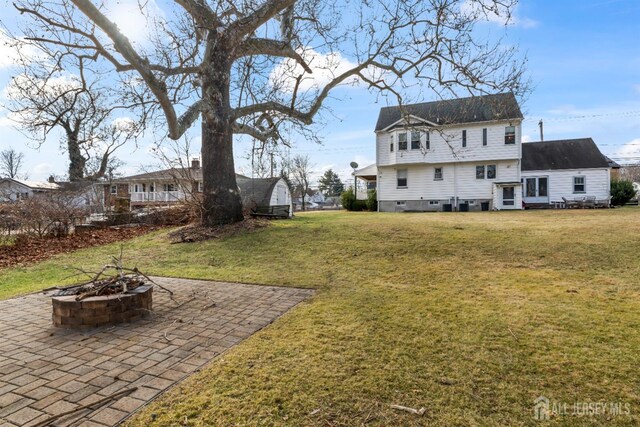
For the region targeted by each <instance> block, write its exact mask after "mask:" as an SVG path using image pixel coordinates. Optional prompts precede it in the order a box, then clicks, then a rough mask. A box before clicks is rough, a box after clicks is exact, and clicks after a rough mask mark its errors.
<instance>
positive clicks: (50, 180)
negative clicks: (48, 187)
mask: <svg viewBox="0 0 640 427" xmlns="http://www.w3.org/2000/svg"><path fill="white" fill-rule="evenodd" d="M55 182H56V178H55V177H54V176H53V175H50V176H49V183H50V184H53V183H55Z"/></svg>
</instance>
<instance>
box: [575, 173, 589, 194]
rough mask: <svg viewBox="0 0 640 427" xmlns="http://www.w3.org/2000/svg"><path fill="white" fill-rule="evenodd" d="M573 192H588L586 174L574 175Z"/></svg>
mask: <svg viewBox="0 0 640 427" xmlns="http://www.w3.org/2000/svg"><path fill="white" fill-rule="evenodd" d="M573 192H574V193H586V192H587V179H586V178H585V177H584V176H574V177H573Z"/></svg>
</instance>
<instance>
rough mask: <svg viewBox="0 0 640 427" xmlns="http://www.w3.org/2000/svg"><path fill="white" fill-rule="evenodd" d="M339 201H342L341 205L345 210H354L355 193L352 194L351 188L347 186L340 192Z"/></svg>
mask: <svg viewBox="0 0 640 427" xmlns="http://www.w3.org/2000/svg"><path fill="white" fill-rule="evenodd" d="M340 201H341V202H342V207H343V208H345V209H346V210H348V211H352V210H354V204H355V202H356V195H355V194H353V189H351V188H349V189H347V190H346V191H344V192H342V194H341V195H340Z"/></svg>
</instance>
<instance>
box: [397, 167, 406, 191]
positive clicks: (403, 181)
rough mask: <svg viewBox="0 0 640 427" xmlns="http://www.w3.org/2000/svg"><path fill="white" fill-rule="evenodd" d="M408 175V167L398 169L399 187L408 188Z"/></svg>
mask: <svg viewBox="0 0 640 427" xmlns="http://www.w3.org/2000/svg"><path fill="white" fill-rule="evenodd" d="M407 175H408V174H407V170H406V169H398V172H397V178H398V188H407Z"/></svg>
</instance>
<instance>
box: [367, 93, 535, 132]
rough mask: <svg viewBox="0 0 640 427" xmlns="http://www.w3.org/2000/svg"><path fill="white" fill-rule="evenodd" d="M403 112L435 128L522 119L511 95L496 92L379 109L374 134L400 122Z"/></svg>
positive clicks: (518, 107)
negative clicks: (434, 125)
mask: <svg viewBox="0 0 640 427" xmlns="http://www.w3.org/2000/svg"><path fill="white" fill-rule="evenodd" d="M403 113H404V114H405V115H407V114H408V115H411V116H415V117H417V118H419V119H421V120H425V121H427V122H430V123H433V124H436V125H448V124H459V123H476V122H486V121H492V120H510V119H522V117H523V116H522V112H521V111H520V106H519V105H518V101H517V100H516V97H515V96H514V95H513V93H498V94H495V95H483V96H473V97H468V98H457V99H450V100H442V101H433V102H423V103H420V104H410V105H405V106H403V107H402V109H401V108H400V107H398V106H395V107H383V108H381V109H380V114H379V115H378V123H377V124H376V132H377V131H380V130H383V129H386V128H388V127H390V126H392V125H393V124H395V123H397V122H398V121H400V120H401V119H402V116H403Z"/></svg>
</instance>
